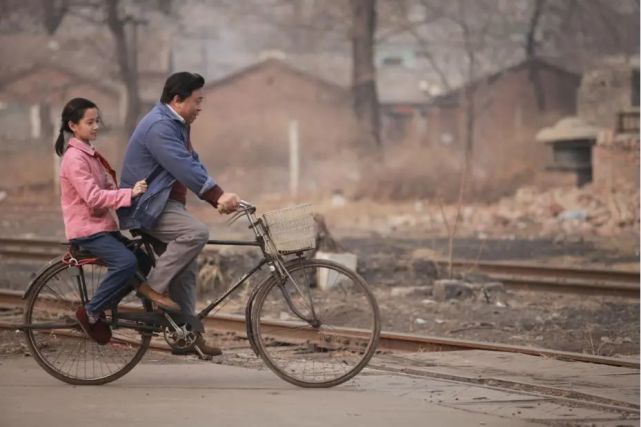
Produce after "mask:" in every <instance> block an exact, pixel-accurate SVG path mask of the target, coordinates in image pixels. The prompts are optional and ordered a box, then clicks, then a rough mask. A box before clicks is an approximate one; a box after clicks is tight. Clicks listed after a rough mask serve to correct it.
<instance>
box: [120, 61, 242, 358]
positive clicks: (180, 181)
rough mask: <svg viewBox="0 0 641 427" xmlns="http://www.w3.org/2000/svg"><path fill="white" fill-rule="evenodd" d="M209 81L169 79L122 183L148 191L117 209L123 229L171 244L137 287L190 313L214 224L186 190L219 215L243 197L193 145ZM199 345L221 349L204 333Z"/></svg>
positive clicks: (132, 148) (133, 146)
mask: <svg viewBox="0 0 641 427" xmlns="http://www.w3.org/2000/svg"><path fill="white" fill-rule="evenodd" d="M204 84H205V80H204V79H203V77H202V76H200V75H198V74H195V73H188V72H180V73H175V74H172V75H171V76H170V77H169V78H168V79H167V81H166V82H165V86H164V88H163V91H162V96H161V98H160V102H159V103H157V104H156V105H155V106H154V108H153V109H152V110H151V111H150V112H149V113H148V114H147V115H146V116H145V117H143V119H142V120H141V121H140V123H138V126H136V129H135V130H134V132H133V134H132V135H131V138H130V139H129V144H128V146H127V150H126V153H125V157H124V162H123V166H122V176H121V180H120V181H121V186H122V188H128V187H133V185H134V184H135V183H136V182H137V181H140V180H142V179H146V180H147V184H148V190H147V192H146V193H145V194H144V195H142V196H141V197H140V198H139V199H138V200H137V201H136V203H135V204H134V205H133V206H131V207H128V208H124V209H119V210H118V216H119V219H120V228H122V229H139V230H141V231H143V232H144V233H146V234H148V235H151V236H152V237H154V238H155V239H157V240H159V241H160V242H162V243H164V244H165V245H166V249H165V250H164V252H163V253H162V254H161V255H160V257H159V258H158V260H157V263H156V266H155V268H154V269H153V270H152V272H151V273H150V275H149V277H148V278H147V283H146V284H143V285H141V286H140V287H139V288H138V292H139V293H140V294H142V295H143V296H145V297H147V298H149V299H150V300H152V301H153V302H155V303H156V304H157V305H159V306H160V307H163V308H165V309H169V310H178V309H179V310H181V311H182V312H183V313H186V314H189V315H193V314H194V313H195V311H196V278H197V276H198V265H197V262H196V257H197V256H198V254H199V253H200V252H201V251H202V249H203V247H204V246H205V244H206V243H207V240H208V239H209V229H208V227H207V226H206V225H205V224H203V223H202V222H201V221H199V220H198V219H196V218H194V217H193V216H192V215H191V214H190V213H189V212H188V211H187V210H186V208H185V205H186V198H187V189H189V190H191V191H192V192H193V193H194V194H196V195H197V196H198V197H199V198H200V199H202V200H205V201H207V202H209V203H210V204H211V205H212V206H213V207H215V208H217V209H218V210H219V212H220V213H230V212H233V211H235V210H236V209H237V208H238V205H239V203H240V198H239V197H238V195H237V194H235V193H228V192H225V191H223V189H222V188H221V187H220V186H219V185H218V184H217V183H216V182H215V181H214V179H213V178H211V177H210V176H209V175H208V173H207V169H206V168H205V166H204V165H203V164H202V163H201V162H200V160H199V158H198V154H196V152H195V151H194V149H193V147H192V145H191V141H190V138H189V135H190V126H191V124H192V123H193V121H194V120H195V119H196V117H197V116H198V114H199V113H200V111H201V104H202V101H203V90H202V88H203V86H204ZM167 293H168V295H167ZM196 345H197V346H198V348H200V350H202V352H203V353H205V354H208V355H219V354H222V352H221V350H220V349H219V348H217V347H213V346H209V345H207V344H206V343H205V341H204V339H203V337H202V336H199V337H198V340H197V343H196Z"/></svg>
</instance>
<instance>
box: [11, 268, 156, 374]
mask: <svg viewBox="0 0 641 427" xmlns="http://www.w3.org/2000/svg"><path fill="white" fill-rule="evenodd" d="M82 259H83V258H80V259H79V260H80V261H82ZM74 270H75V271H74ZM79 270H80V271H81V274H82V275H83V276H84V283H85V286H84V287H83V286H80V285H79V284H78V281H77V277H75V276H74V274H76V273H78V272H79ZM106 273H107V268H106V267H104V266H102V265H100V264H93V263H88V264H84V265H82V266H81V267H70V266H69V265H67V264H65V263H63V262H62V261H57V262H55V263H54V264H52V265H51V267H49V268H48V269H46V270H45V271H44V272H42V273H41V274H40V276H39V277H38V278H37V279H36V280H35V282H34V285H33V286H34V287H33V288H32V289H31V291H30V294H29V296H28V299H27V303H26V309H25V313H24V321H25V324H26V325H30V326H31V327H30V328H28V329H27V330H26V336H27V344H28V346H29V348H30V350H31V354H32V355H33V357H34V359H35V360H36V362H38V364H40V366H41V367H42V368H43V369H44V370H45V371H47V372H48V373H49V374H51V375H52V376H54V377H55V378H58V379H59V380H61V381H64V382H67V383H69V384H75V385H98V384H105V383H108V382H111V381H114V380H116V379H118V378H120V377H122V376H123V375H125V374H126V373H127V372H129V371H130V370H131V369H132V368H133V367H134V366H136V364H137V363H138V362H139V361H140V359H141V358H142V356H143V355H144V354H145V352H146V351H147V349H148V348H149V343H150V341H151V335H149V334H145V335H143V334H141V333H140V332H139V331H137V330H135V329H130V328H117V329H113V331H112V338H111V341H110V342H109V343H108V344H106V345H99V344H98V343H96V342H95V341H93V340H92V339H90V338H88V337H87V336H86V335H85V333H84V332H83V331H82V329H80V327H79V325H78V323H77V321H76V317H75V313H76V309H77V308H78V307H80V306H81V305H82V302H81V301H82V299H81V293H82V292H86V294H87V297H88V298H91V297H92V296H93V295H94V293H95V291H96V289H97V288H98V285H99V284H100V282H101V280H102V278H104V276H105V275H106ZM124 304H126V305H127V309H128V310H131V309H133V310H142V311H151V310H152V307H151V304H150V303H149V302H148V301H141V300H140V299H139V298H137V297H136V296H135V295H134V294H133V293H131V294H129V295H127V296H126V297H125V298H124V299H123V300H122V301H121V302H120V305H121V306H122V305H124ZM107 320H111V314H110V312H107Z"/></svg>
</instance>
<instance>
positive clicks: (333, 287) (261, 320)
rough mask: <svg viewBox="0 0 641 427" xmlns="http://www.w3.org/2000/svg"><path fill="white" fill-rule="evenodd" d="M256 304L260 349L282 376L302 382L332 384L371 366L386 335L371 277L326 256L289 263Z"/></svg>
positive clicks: (254, 325) (255, 324) (254, 324)
mask: <svg viewBox="0 0 641 427" xmlns="http://www.w3.org/2000/svg"><path fill="white" fill-rule="evenodd" d="M286 268H287V270H288V272H289V277H287V279H286V280H284V281H278V280H277V279H276V278H275V277H274V278H272V279H270V280H268V281H267V282H266V283H265V284H264V285H263V286H262V289H261V290H260V291H259V292H258V294H257V295H256V300H255V301H254V302H253V307H252V315H251V322H252V329H251V330H252V333H253V339H254V342H255V345H256V350H257V352H258V354H259V355H260V356H261V358H262V359H263V361H264V362H265V363H266V364H267V366H269V368H270V369H272V370H273V371H274V372H275V373H276V374H277V375H278V376H279V377H281V378H282V379H284V380H285V381H288V382H290V383H292V384H295V385H297V386H301V387H332V386H335V385H338V384H341V383H343V382H345V381H347V380H349V379H350V378H352V377H353V376H354V375H356V374H358V373H359V372H360V371H361V369H363V368H364V367H365V365H366V364H367V362H369V360H370V359H371V357H372V355H373V354H374V352H375V351H376V346H377V345H378V340H379V336H380V327H381V326H380V315H379V309H378V304H377V303H376V300H375V298H374V295H373V294H372V293H371V291H370V290H369V288H368V286H367V283H366V282H365V280H364V279H363V278H362V277H360V276H359V275H358V274H356V273H355V272H354V271H352V270H349V269H347V268H345V267H344V266H342V265H340V264H337V263H334V262H331V261H326V260H317V259H311V260H302V259H301V260H296V261H293V262H291V263H288V264H286Z"/></svg>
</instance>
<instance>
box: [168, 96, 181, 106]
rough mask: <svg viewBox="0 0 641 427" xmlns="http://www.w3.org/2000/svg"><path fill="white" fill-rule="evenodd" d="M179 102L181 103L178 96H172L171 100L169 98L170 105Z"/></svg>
mask: <svg viewBox="0 0 641 427" xmlns="http://www.w3.org/2000/svg"><path fill="white" fill-rule="evenodd" d="M180 102H182V101H181V99H180V97H179V96H178V95H174V97H173V98H171V102H170V104H178V103H180Z"/></svg>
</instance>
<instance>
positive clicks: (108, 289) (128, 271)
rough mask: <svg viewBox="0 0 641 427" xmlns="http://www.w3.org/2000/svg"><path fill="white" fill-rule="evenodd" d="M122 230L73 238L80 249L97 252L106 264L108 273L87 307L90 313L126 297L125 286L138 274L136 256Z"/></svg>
mask: <svg viewBox="0 0 641 427" xmlns="http://www.w3.org/2000/svg"><path fill="white" fill-rule="evenodd" d="M118 236H120V233H118V232H113V233H99V234H94V235H93V236H89V237H83V238H80V239H73V240H72V243H75V244H76V245H78V246H79V247H80V249H84V250H87V251H89V252H91V253H92V254H93V255H95V256H97V257H98V258H100V259H101V260H102V262H103V263H104V264H105V265H106V266H107V275H106V276H105V278H104V279H103V281H102V282H101V283H100V285H99V286H98V289H96V293H95V294H94V296H93V297H92V298H91V300H90V301H89V303H88V304H87V305H86V306H85V309H86V310H87V312H88V313H89V314H92V315H99V314H100V313H101V312H102V311H103V310H105V309H106V308H108V307H110V305H111V304H113V303H116V302H117V301H118V300H119V299H120V298H122V297H123V290H124V289H125V288H126V287H127V286H128V282H129V281H130V280H131V278H132V277H134V275H135V274H136V269H137V266H138V261H137V259H136V256H135V255H134V254H133V252H131V251H130V250H129V249H127V247H126V246H125V245H124V244H123V242H122V241H121V240H120V239H119V238H118Z"/></svg>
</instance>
